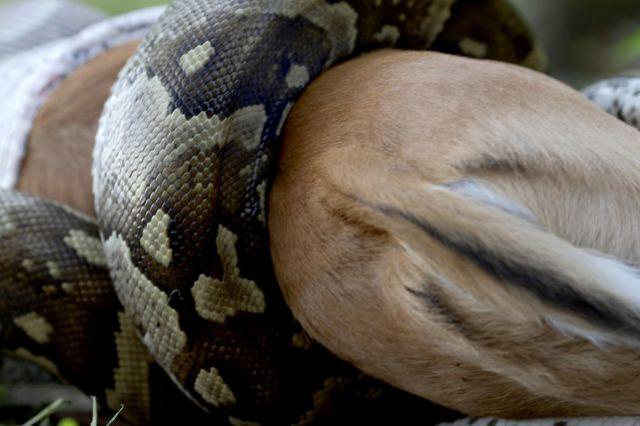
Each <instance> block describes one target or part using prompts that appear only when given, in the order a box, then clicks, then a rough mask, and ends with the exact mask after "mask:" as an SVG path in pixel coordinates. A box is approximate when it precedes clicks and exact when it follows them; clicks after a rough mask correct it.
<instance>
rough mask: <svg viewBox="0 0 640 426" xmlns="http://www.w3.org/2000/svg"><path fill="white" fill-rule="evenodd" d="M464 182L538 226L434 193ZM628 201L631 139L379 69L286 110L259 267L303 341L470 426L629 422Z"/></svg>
mask: <svg viewBox="0 0 640 426" xmlns="http://www.w3.org/2000/svg"><path fill="white" fill-rule="evenodd" d="M469 179H471V180H473V181H479V182H483V184H485V185H486V186H487V187H488V188H490V189H491V191H492V192H493V193H495V194H497V195H499V196H500V197H502V198H503V199H505V200H508V202H510V203H513V204H515V205H520V206H522V208H523V210H524V211H526V212H527V214H530V215H531V218H529V217H523V216H520V215H518V214H514V213H513V212H509V211H505V210H504V209H501V208H497V207H495V206H492V205H489V204H487V203H484V202H481V201H478V200H476V199H474V198H473V197H469V196H466V195H465V194H461V193H460V192H457V191H455V190H453V189H451V187H448V186H443V185H442V184H447V183H452V182H465V180H469ZM639 195H640V133H638V132H637V131H636V130H635V129H632V128H631V127H629V126H627V125H625V124H622V123H620V122H618V121H617V120H615V119H614V118H612V117H609V116H608V115H606V114H605V113H603V112H601V111H600V110H598V109H597V108H596V107H595V106H593V105H591V104H590V103H589V101H588V100H586V99H584V98H583V97H582V96H581V95H580V94H579V93H577V92H575V91H573V90H571V89H569V88H568V87H566V86H564V85H562V84H560V83H558V82H556V81H554V80H552V79H550V78H548V77H545V76H543V75H541V74H537V73H535V72H531V71H528V70H526V69H523V68H518V67H515V66H510V65H505V64H499V63H494V62H489V61H477V60H470V59H464V58H457V57H451V56H447V55H442V54H436V53H417V52H397V51H382V52H377V53H374V54H371V55H368V56H364V57H361V58H359V59H356V60H354V61H350V62H348V63H345V64H343V65H340V66H338V67H335V68H333V69H332V70H329V71H328V72H326V73H325V74H323V75H322V76H321V77H320V78H319V79H317V80H316V81H315V82H313V83H312V84H311V86H310V87H309V88H308V89H307V90H306V91H305V93H304V94H303V97H302V99H301V100H300V101H299V102H298V103H297V104H296V106H295V107H294V109H293V111H292V114H291V116H290V118H289V120H288V123H287V125H286V129H285V142H284V146H283V149H282V155H281V162H280V166H279V172H278V177H277V180H276V182H275V184H274V188H273V190H272V192H271V198H270V219H269V227H270V234H271V250H272V255H273V260H274V265H275V269H276V274H277V277H278V280H279V282H280V285H281V288H282V290H283V292H284V294H285V297H286V300H287V302H288V304H289V306H290V307H291V308H292V310H293V312H294V314H295V315H296V317H297V318H298V319H299V320H300V321H301V322H302V324H303V326H304V327H305V328H306V329H307V330H308V331H309V332H310V334H311V335H312V336H313V337H314V338H316V339H317V340H319V341H320V342H321V343H323V344H324V345H326V346H327V347H328V348H329V349H330V350H332V351H333V352H335V353H337V354H338V355H340V356H341V357H343V358H345V359H348V360H350V361H352V362H354V363H355V364H356V365H357V366H359V367H360V368H362V369H363V370H364V371H365V372H367V373H370V374H372V375H374V376H377V377H379V378H382V379H384V380H386V381H387V382H389V383H391V384H393V385H396V386H398V387H400V388H403V389H405V390H408V391H410V392H413V393H415V394H418V395H421V396H423V397H426V398H429V399H431V400H433V401H436V402H438V403H441V404H444V405H446V406H449V407H453V408H456V409H458V410H460V411H462V412H465V413H467V414H469V415H474V416H480V415H496V416H504V417H513V418H526V417H537V416H577V415H579V416H584V415H612V414H629V415H638V414H640V380H638V377H639V376H640V351H639V350H637V349H636V348H637V344H636V342H637V333H638V330H639V328H638V327H636V326H637V324H638V322H637V318H638V315H637V312H638V310H637V306H636V305H635V304H632V303H631V302H629V301H627V300H626V299H625V298H624V297H623V296H621V295H618V294H617V293H616V291H615V290H616V287H609V284H613V281H612V279H611V277H615V276H616V275H615V274H614V272H616V273H617V272H618V271H619V270H620V269H619V268H622V266H621V265H622V261H625V262H627V263H629V264H632V265H640V239H639V238H638V236H639V235H640V214H639V212H640V197H639ZM525 216H526V215H525ZM465 247H467V248H468V250H464V248H465ZM604 254H606V255H609V256H613V257H615V258H617V259H618V260H612V262H614V263H615V265H616V266H615V267H612V268H605V267H602V268H601V267H600V266H601V265H600V264H599V263H598V262H600V259H605V255H604ZM483 256H484V257H483ZM486 259H489V261H491V260H496V259H497V260H500V261H502V262H503V263H501V264H500V266H501V267H502V268H503V270H499V269H500V268H497V269H495V268H494V269H493V270H492V269H491V268H490V267H488V266H487V263H486V262H485V263H482V261H483V260H486ZM505 271H506V272H505ZM532 271H533V272H536V271H538V272H540V273H544V274H547V275H543V276H541V277H539V278H540V282H538V281H536V276H535V273H532ZM631 275H632V274H630V276H631ZM524 278H528V279H524ZM545 285H546V286H548V287H545ZM621 285H622V284H621ZM563 286H564V287H563ZM565 287H566V288H565ZM561 288H565V289H566V290H567V292H566V293H563V294H562V295H561V296H560V297H556V296H554V291H555V290H557V289H561ZM625 288H626V287H625ZM540 289H542V290H540ZM538 290H540V291H541V293H536V291H538ZM631 290H632V291H634V290H635V289H633V288H632V289H631ZM637 293H640V290H639V291H637V292H636V294H637ZM576 294H577V296H575V299H576V301H574V302H575V303H573V302H571V300H570V299H571V296H572V295H576ZM581 303H582V304H581ZM583 336H588V337H593V336H595V337H594V339H597V340H599V341H600V343H599V344H595V343H592V342H591V341H590V340H588V339H585V338H583Z"/></svg>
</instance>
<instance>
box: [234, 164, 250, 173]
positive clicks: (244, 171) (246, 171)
mask: <svg viewBox="0 0 640 426" xmlns="http://www.w3.org/2000/svg"><path fill="white" fill-rule="evenodd" d="M251 170H253V164H247V165H246V166H244V167H243V168H241V169H240V171H239V172H238V175H240V176H247V175H248V174H249V173H251Z"/></svg>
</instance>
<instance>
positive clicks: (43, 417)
mask: <svg viewBox="0 0 640 426" xmlns="http://www.w3.org/2000/svg"><path fill="white" fill-rule="evenodd" d="M91 401H92V405H93V413H92V418H91V424H90V426H98V401H97V400H96V397H95V396H92V397H91ZM68 406H69V401H66V400H64V399H62V398H58V399H56V400H55V401H53V402H52V403H51V404H49V405H47V406H46V407H45V408H43V409H42V410H41V411H40V412H39V413H38V414H36V415H35V416H33V417H32V418H31V419H29V420H27V422H26V423H24V424H23V425H22V426H36V425H42V424H43V423H47V421H48V419H49V417H51V416H52V415H53V414H55V413H56V412H58V411H60V410H61V409H63V408H66V407H68ZM122 410H124V405H121V406H120V409H119V410H118V412H117V413H115V414H114V415H113V417H111V420H109V421H108V422H107V423H106V424H105V426H111V424H112V423H113V422H114V421H116V419H117V418H118V416H119V415H120V413H122ZM57 426H78V422H77V421H75V420H74V419H71V418H64V419H62V420H60V421H59V422H58V425H57Z"/></svg>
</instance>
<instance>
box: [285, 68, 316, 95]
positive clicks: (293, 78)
mask: <svg viewBox="0 0 640 426" xmlns="http://www.w3.org/2000/svg"><path fill="white" fill-rule="evenodd" d="M309 78H310V77H309V70H308V69H307V67H305V66H304V65H298V64H292V65H291V67H290V68H289V72H287V76H286V77H285V79H284V80H285V82H286V83H287V87H289V89H300V88H302V87H304V86H306V84H307V83H308V82H309Z"/></svg>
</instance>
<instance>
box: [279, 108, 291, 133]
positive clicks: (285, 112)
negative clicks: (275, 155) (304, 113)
mask: <svg viewBox="0 0 640 426" xmlns="http://www.w3.org/2000/svg"><path fill="white" fill-rule="evenodd" d="M291 108H293V102H289V103H288V104H287V106H285V107H284V109H283V110H282V115H281V116H280V122H279V123H278V127H277V128H276V136H280V134H281V133H282V128H283V127H284V123H286V121H287V117H289V113H290V112H291Z"/></svg>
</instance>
